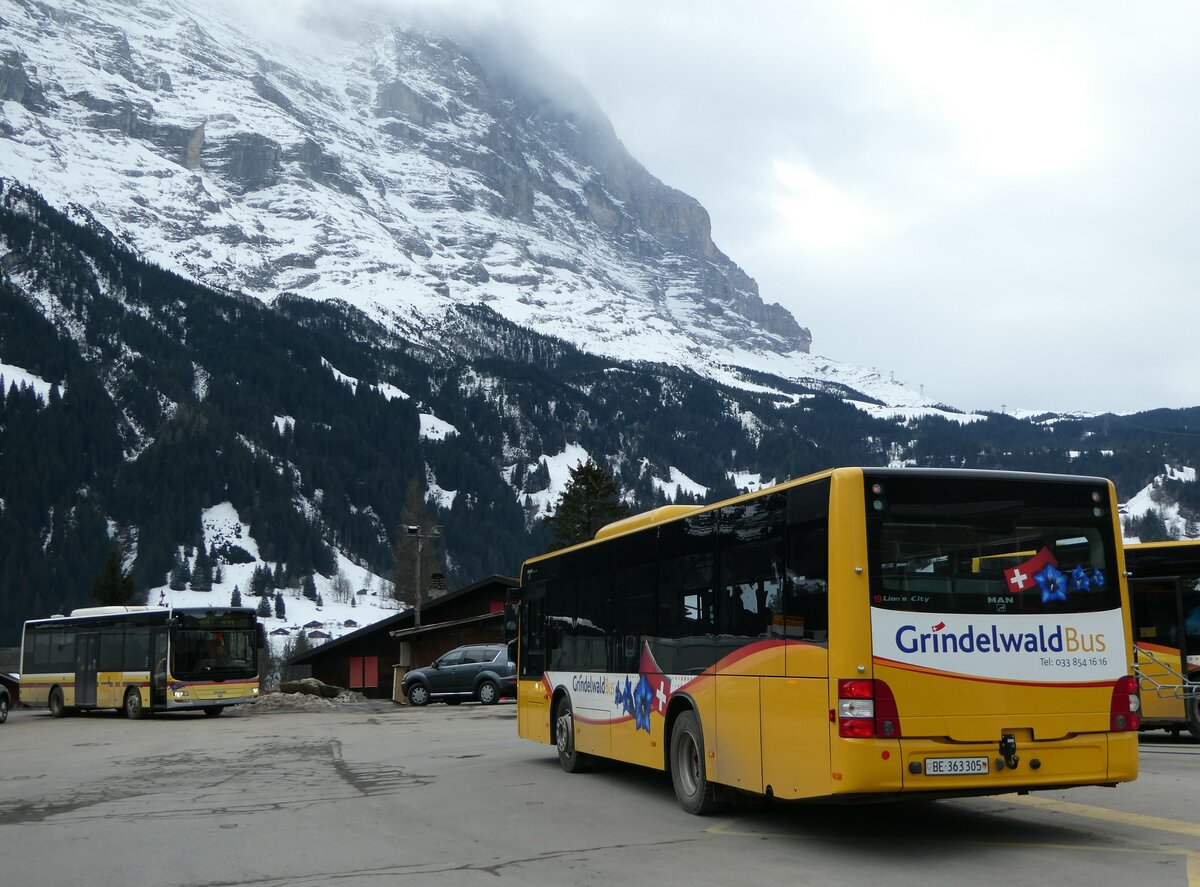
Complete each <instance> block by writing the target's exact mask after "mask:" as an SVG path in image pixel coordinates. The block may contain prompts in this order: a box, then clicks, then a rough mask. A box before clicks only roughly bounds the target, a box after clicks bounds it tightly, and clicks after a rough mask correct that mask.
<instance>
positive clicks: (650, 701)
mask: <svg viewBox="0 0 1200 887" xmlns="http://www.w3.org/2000/svg"><path fill="white" fill-rule="evenodd" d="M653 705H654V691H653V690H651V689H650V682H649V681H648V680H646V676H645V675H642V676H641V679H640V680H639V681H638V685H637V689H636V690H634V691H633V723H634V727H635V729H637V730H645V731H646V732H647V733H649V732H650V709H651V707H652V706H653Z"/></svg>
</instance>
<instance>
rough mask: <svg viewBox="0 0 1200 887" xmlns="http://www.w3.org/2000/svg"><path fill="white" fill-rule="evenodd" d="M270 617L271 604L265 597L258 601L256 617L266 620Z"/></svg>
mask: <svg viewBox="0 0 1200 887" xmlns="http://www.w3.org/2000/svg"><path fill="white" fill-rule="evenodd" d="M270 615H271V603H270V601H268V600H267V599H266V598H265V597H261V598H259V599H258V616H259V618H260V619H266V618H268V617H270Z"/></svg>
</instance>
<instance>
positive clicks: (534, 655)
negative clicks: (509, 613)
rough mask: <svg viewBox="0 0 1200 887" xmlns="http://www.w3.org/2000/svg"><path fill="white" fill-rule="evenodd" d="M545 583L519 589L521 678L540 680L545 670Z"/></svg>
mask: <svg viewBox="0 0 1200 887" xmlns="http://www.w3.org/2000/svg"><path fill="white" fill-rule="evenodd" d="M545 613H546V583H545V582H536V583H534V584H532V585H528V586H525V587H523V588H522V589H521V677H524V678H540V677H541V676H542V673H543V672H544V671H545V670H546V647H545V633H544V632H545Z"/></svg>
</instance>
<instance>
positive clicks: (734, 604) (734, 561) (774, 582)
mask: <svg viewBox="0 0 1200 887" xmlns="http://www.w3.org/2000/svg"><path fill="white" fill-rule="evenodd" d="M786 504H787V498H786V497H785V496H784V495H783V494H782V493H777V494H774V495H768V496H764V497H762V498H760V499H754V500H752V501H750V502H747V503H744V504H739V505H729V506H726V507H725V508H722V509H721V510H720V511H719V512H718V514H719V516H718V518H717V521H718V529H719V535H718V541H717V563H718V569H719V571H720V577H721V581H720V586H719V587H720V589H721V593H720V594H719V596H718V611H717V617H718V633H719V634H720V635H722V636H728V637H729V638H731V639H736V638H745V639H747V640H746V642H747V643H748V642H749V639H752V638H760V637H766V636H767V635H768V633H769V631H770V628H771V625H772V623H773V621H774V614H775V613H778V612H780V611H781V609H782V604H783V575H784V570H783V528H784V520H785V513H786ZM730 644H733V645H738V644H737V641H736V640H727V641H726V642H725V646H726V647H727V648H728V647H729V646H730ZM723 652H728V649H726V650H725V651H723Z"/></svg>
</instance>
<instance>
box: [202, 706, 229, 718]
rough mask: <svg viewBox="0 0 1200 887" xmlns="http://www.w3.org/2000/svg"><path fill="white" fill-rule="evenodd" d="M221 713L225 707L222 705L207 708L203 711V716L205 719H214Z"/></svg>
mask: <svg viewBox="0 0 1200 887" xmlns="http://www.w3.org/2000/svg"><path fill="white" fill-rule="evenodd" d="M223 711H225V706H223V705H210V706H209V707H208V708H206V709H204V716H205V717H206V718H215V717H217V716H219V715H220V714H221V712H223Z"/></svg>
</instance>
